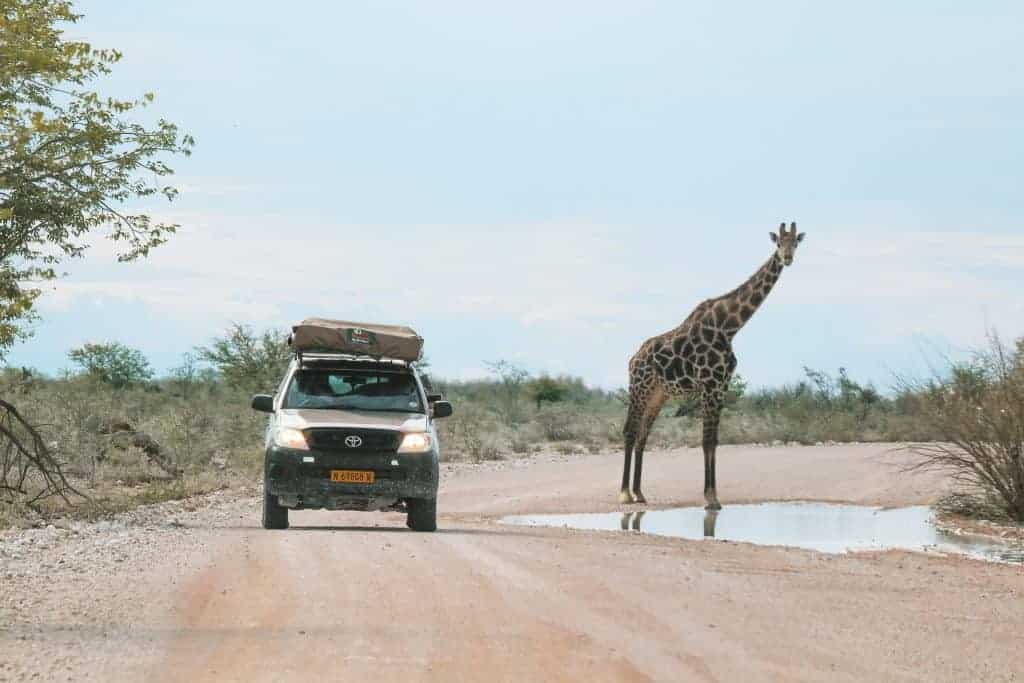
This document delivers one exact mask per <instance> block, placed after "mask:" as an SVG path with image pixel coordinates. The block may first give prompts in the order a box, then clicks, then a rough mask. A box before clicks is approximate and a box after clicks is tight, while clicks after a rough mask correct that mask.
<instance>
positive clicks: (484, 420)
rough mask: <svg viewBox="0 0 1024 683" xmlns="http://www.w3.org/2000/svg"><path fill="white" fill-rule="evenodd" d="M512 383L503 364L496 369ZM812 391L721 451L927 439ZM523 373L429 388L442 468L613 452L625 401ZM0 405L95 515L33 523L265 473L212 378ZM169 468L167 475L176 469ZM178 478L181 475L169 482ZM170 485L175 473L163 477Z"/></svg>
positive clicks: (0, 509) (834, 394)
mask: <svg viewBox="0 0 1024 683" xmlns="http://www.w3.org/2000/svg"><path fill="white" fill-rule="evenodd" d="M498 367H499V368H503V369H504V370H503V371H507V370H508V367H510V366H507V365H503V366H498ZM807 374H808V377H807V379H805V380H804V381H801V382H798V383H796V384H793V385H789V386H785V387H780V388H777V389H770V390H760V391H757V392H752V393H745V394H742V395H741V394H740V393H739V392H737V393H736V394H735V395H734V396H733V397H732V399H731V401H730V403H729V405H728V406H727V407H726V409H725V412H724V415H723V419H722V426H721V442H722V443H724V444H740V443H772V442H786V443H789V442H797V443H802V444H814V443H818V442H829V441H833V442H850V441H913V440H923V439H927V438H929V437H930V435H929V434H927V433H926V432H923V431H922V428H921V424H922V421H921V420H919V419H917V416H916V415H915V413H914V408H915V406H916V405H917V404H915V403H914V401H912V400H908V398H907V397H905V396H896V397H893V398H885V397H882V396H879V395H878V394H877V392H874V391H873V389H871V388H870V387H867V388H865V387H862V386H860V385H858V384H856V383H855V382H852V380H850V378H849V377H847V376H846V375H845V373H844V372H840V374H839V375H838V376H837V377H834V378H833V377H830V376H828V375H826V374H824V373H820V372H813V371H808V373H807ZM535 382H536V380H531V379H530V378H529V377H528V376H527V375H526V374H525V373H523V372H521V371H515V372H511V373H508V374H507V376H500V375H499V376H498V377H496V378H495V379H493V380H480V381H468V382H450V381H443V380H435V381H434V383H433V384H434V388H435V389H437V390H440V391H441V392H442V393H444V394H445V397H446V398H447V399H448V400H450V401H451V402H452V403H453V404H454V406H455V414H454V415H453V416H452V417H451V418H449V419H446V420H443V421H440V422H439V431H440V438H441V441H442V445H443V458H444V459H446V460H459V461H470V462H482V461H487V460H496V459H503V458H514V457H524V456H528V455H530V454H533V453H537V452H541V451H554V452H561V453H599V452H608V451H618V449H619V448H620V447H621V443H622V424H623V419H624V417H625V411H626V405H625V394H624V392H623V391H606V390H601V389H596V388H590V387H587V386H586V385H585V384H584V383H583V382H582V380H580V379H578V378H571V377H556V378H544V383H543V384H542V385H538V384H535ZM0 395H2V396H4V397H5V398H7V399H8V400H10V401H11V402H12V403H14V404H16V405H17V406H18V409H19V411H20V412H21V413H22V414H23V415H25V416H26V418H27V419H29V420H30V421H31V422H32V424H34V425H38V427H39V430H40V432H41V433H42V434H43V436H44V439H46V440H47V442H48V443H47V445H48V447H49V448H50V450H51V451H52V452H53V453H55V454H57V455H58V456H59V458H60V459H61V461H62V462H63V466H64V470H65V472H66V473H67V474H68V475H69V478H70V479H71V480H72V481H73V482H74V484H75V486H76V488H78V489H79V490H81V491H82V493H84V494H85V495H87V496H88V497H89V498H90V499H91V502H89V503H83V504H79V505H76V506H75V508H74V509H73V510H69V509H67V508H66V506H64V505H62V504H61V503H60V502H59V500H54V499H51V500H50V501H48V502H47V503H46V504H45V505H44V506H42V507H41V508H39V509H38V510H37V512H41V513H43V514H45V515H50V516H52V515H74V516H84V517H90V518H94V517H97V516H102V515H106V514H112V513H114V512H118V511H122V510H126V509H130V508H131V507H133V506H135V505H140V504H145V503H155V502H160V501H165V500H172V499H178V498H185V497H188V496H192V495H196V494H200V493H205V492H209V491H212V490H216V489H218V488H223V487H225V486H229V485H233V484H235V483H240V482H252V481H256V480H258V478H259V476H260V473H261V471H262V457H263V453H262V450H263V433H264V429H265V425H266V416H265V415H262V414H260V413H256V412H254V411H252V410H251V408H250V407H249V399H250V392H249V391H242V390H239V389H236V388H232V387H231V386H229V385H228V384H226V383H225V382H223V381H221V380H220V379H219V378H218V376H217V375H216V373H213V372H204V373H188V374H179V375H177V376H176V377H172V378H164V379H159V380H151V381H143V382H137V383H134V384H131V385H129V386H123V387H113V386H111V385H110V384H108V383H105V382H103V381H101V380H100V379H98V378H96V377H90V376H87V375H69V376H64V377H58V378H47V377H42V376H40V375H38V374H35V373H31V372H24V371H20V370H19V371H15V370H7V371H4V372H2V373H0ZM678 409H679V406H678V405H677V404H669V405H668V406H666V408H665V409H664V411H663V414H662V416H661V418H660V419H659V420H658V422H657V423H656V425H655V427H654V429H653V431H652V434H651V437H650V439H649V441H648V447H649V448H658V449H666V448H675V447H681V446H687V447H693V446H697V445H699V444H700V441H701V421H700V418H699V415H693V414H690V415H687V416H684V417H676V416H675V413H676V412H677V410H678ZM116 422H121V423H127V424H129V425H130V426H131V428H132V429H133V430H134V431H135V432H141V433H144V434H146V435H147V436H148V437H149V439H150V440H151V441H153V442H155V443H156V444H158V445H159V449H160V453H161V456H160V457H161V458H163V459H165V460H166V461H165V462H164V461H161V462H162V463H163V466H161V462H157V461H155V460H154V459H153V458H152V457H150V456H149V455H147V453H146V452H144V451H143V450H140V449H139V448H138V447H136V446H134V445H132V443H131V439H128V438H124V435H120V436H119V435H118V434H117V433H113V434H111V433H108V432H109V431H110V429H108V428H106V427H105V425H109V424H110V423H116ZM168 467H170V470H168ZM175 471H177V472H178V473H179V474H178V475H177V476H175V475H174V474H172V473H173V472H175ZM169 472H170V473H169ZM26 516H30V515H29V511H27V510H26V509H25V508H24V507H23V506H21V507H19V504H18V501H17V500H11V499H10V497H9V496H8V498H7V499H6V501H5V502H2V500H0V525H4V524H8V525H9V524H11V523H14V522H16V521H17V520H18V519H25V518H26Z"/></svg>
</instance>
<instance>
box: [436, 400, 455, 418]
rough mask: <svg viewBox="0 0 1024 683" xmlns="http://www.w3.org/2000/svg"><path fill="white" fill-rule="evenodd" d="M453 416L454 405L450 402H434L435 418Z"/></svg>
mask: <svg viewBox="0 0 1024 683" xmlns="http://www.w3.org/2000/svg"><path fill="white" fill-rule="evenodd" d="M451 414H452V404H451V403H449V402H448V401H435V402H434V417H435V418H440V417H449V416H450V415H451Z"/></svg>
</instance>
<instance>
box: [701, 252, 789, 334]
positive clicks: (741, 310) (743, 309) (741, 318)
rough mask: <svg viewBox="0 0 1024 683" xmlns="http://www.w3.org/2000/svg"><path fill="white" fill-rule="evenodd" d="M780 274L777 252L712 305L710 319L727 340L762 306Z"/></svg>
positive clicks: (780, 265)
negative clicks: (711, 317) (712, 318)
mask: <svg viewBox="0 0 1024 683" xmlns="http://www.w3.org/2000/svg"><path fill="white" fill-rule="evenodd" d="M780 275H782V259H781V258H779V254H778V252H776V253H774V254H772V257H771V258H770V259H768V260H767V261H766V262H765V264H764V265H763V266H761V267H760V268H758V270H757V272H756V273H754V274H753V275H751V276H750V278H749V279H748V280H747V281H746V282H744V283H743V284H742V285H740V286H739V287H737V288H736V289H734V290H732V291H731V292H729V293H728V294H726V295H725V296H723V297H722V299H721V300H720V301H719V302H717V303H716V304H715V306H714V309H713V316H714V319H715V321H716V322H717V323H718V325H717V326H718V327H719V329H721V330H722V331H723V332H725V333H726V334H728V335H729V337H730V338H731V337H733V336H735V334H736V333H737V332H739V331H740V330H741V329H742V328H743V326H744V325H746V324H747V321H748V320H750V319H751V318H752V317H753V316H754V313H756V312H757V309H758V308H760V307H761V304H762V303H764V300H765V299H766V298H767V297H768V294H769V292H771V291H772V288H773V287H774V286H775V283H776V282H778V281H779V276H780Z"/></svg>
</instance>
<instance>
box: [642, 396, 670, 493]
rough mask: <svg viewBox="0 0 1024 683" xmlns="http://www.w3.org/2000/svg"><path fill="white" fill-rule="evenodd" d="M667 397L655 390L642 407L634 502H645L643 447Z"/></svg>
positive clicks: (645, 445)
mask: <svg viewBox="0 0 1024 683" xmlns="http://www.w3.org/2000/svg"><path fill="white" fill-rule="evenodd" d="M667 398H668V396H666V395H665V394H664V392H657V393H655V394H654V395H652V396H651V397H650V398H649V399H648V401H647V405H646V406H645V408H644V415H643V420H642V423H641V426H640V433H639V434H638V435H637V439H636V453H635V456H636V469H634V471H633V502H636V503H646V502H647V499H646V498H644V494H643V493H641V492H640V480H641V479H642V477H643V466H644V449H645V448H646V447H647V437H648V436H650V433H651V427H653V426H654V421H655V420H657V419H658V415H660V414H661V407H662V406H663V405H665V401H666V399H667Z"/></svg>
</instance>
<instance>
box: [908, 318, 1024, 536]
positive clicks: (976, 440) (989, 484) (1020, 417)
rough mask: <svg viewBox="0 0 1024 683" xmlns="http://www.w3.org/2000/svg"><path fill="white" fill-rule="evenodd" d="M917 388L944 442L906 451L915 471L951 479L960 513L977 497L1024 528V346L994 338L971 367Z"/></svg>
mask: <svg viewBox="0 0 1024 683" xmlns="http://www.w3.org/2000/svg"><path fill="white" fill-rule="evenodd" d="M913 389H914V393H915V394H916V396H917V397H918V401H919V402H920V409H919V410H920V414H919V419H921V420H924V421H926V422H927V424H928V427H929V429H930V430H933V431H934V432H936V433H938V434H939V435H940V439H941V440H940V441H937V442H934V443H914V444H911V445H909V446H907V447H906V450H908V451H909V452H910V453H912V454H913V455H914V456H915V461H914V463H913V464H912V465H911V466H909V467H908V469H909V470H939V471H943V472H946V473H948V474H949V475H950V476H951V477H952V479H953V481H954V482H956V483H957V484H959V485H960V486H961V488H962V491H961V492H960V498H959V501H958V502H957V503H956V504H957V505H958V506H959V507H961V508H963V507H965V505H964V502H963V497H964V496H973V497H974V498H975V499H976V500H975V502H974V503H973V504H972V505H973V507H976V508H978V509H984V508H986V507H991V506H992V505H993V504H995V505H997V506H998V507H999V508H1000V509H1001V510H1002V511H1003V512H1004V513H1005V514H1006V516H1008V517H1009V518H1010V519H1013V520H1015V521H1017V522H1024V454H1022V452H1024V340H1021V341H1020V342H1018V343H1017V348H1016V349H1010V348H1007V347H1006V345H1004V344H1003V342H1002V341H1000V339H999V338H998V336H996V335H995V334H994V333H993V334H990V336H989V340H988V344H987V346H986V347H985V348H984V349H983V350H981V351H979V352H978V353H977V354H976V356H975V358H974V360H973V361H972V362H971V363H968V364H951V366H950V368H949V372H948V375H947V376H945V377H942V378H934V379H932V380H930V381H928V382H926V383H921V384H918V385H915V386H914V387H913ZM968 507H969V506H968Z"/></svg>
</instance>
